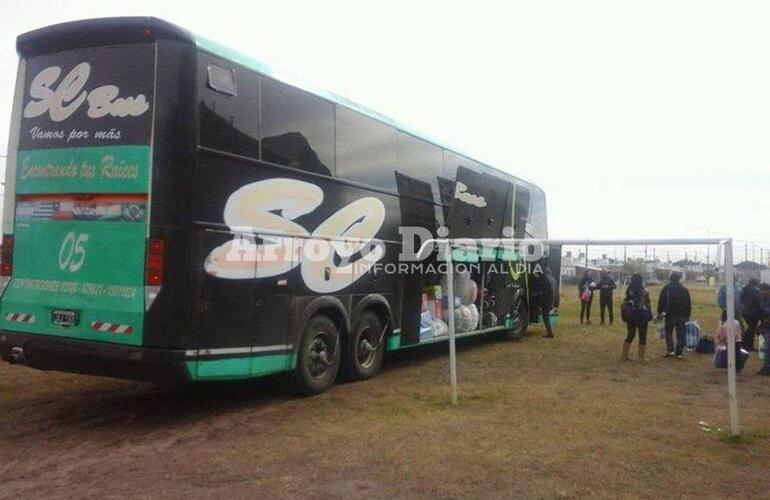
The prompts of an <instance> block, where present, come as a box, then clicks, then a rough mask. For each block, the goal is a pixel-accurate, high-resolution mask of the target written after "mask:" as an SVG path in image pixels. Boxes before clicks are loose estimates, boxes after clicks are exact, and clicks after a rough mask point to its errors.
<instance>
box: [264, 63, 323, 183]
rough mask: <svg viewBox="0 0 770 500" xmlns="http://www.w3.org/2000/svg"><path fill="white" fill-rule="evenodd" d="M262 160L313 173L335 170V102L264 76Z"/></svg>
mask: <svg viewBox="0 0 770 500" xmlns="http://www.w3.org/2000/svg"><path fill="white" fill-rule="evenodd" d="M261 104H262V159H263V160H266V161H270V162H273V163H278V164H281V165H286V166H289V167H294V168H299V169H302V170H307V171H310V172H315V173H319V174H326V175H330V174H331V173H332V172H333V171H334V105H333V104H332V103H330V102H327V101H325V100H323V99H321V98H320V97H316V96H314V95H312V94H308V93H307V92H304V91H302V90H299V89H295V88H292V87H289V86H288V85H284V84H282V83H279V82H276V81H275V80H271V79H269V78H263V79H262V103H261Z"/></svg>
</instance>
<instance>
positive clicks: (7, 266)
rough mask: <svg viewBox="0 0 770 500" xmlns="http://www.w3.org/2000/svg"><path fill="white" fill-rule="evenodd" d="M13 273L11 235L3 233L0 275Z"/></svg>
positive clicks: (0, 252)
mask: <svg viewBox="0 0 770 500" xmlns="http://www.w3.org/2000/svg"><path fill="white" fill-rule="evenodd" d="M11 274H13V235H12V234H4V235H3V246H2V247H1V248H0V276H11Z"/></svg>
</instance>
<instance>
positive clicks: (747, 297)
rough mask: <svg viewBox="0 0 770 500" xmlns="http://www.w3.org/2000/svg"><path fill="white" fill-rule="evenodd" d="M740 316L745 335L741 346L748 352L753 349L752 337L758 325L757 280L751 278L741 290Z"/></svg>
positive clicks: (758, 295)
mask: <svg viewBox="0 0 770 500" xmlns="http://www.w3.org/2000/svg"><path fill="white" fill-rule="evenodd" d="M740 296H741V299H740V305H741V310H740V315H741V316H743V319H744V321H746V333H745V334H744V336H743V346H744V347H746V349H747V350H749V351H755V350H756V349H754V336H755V334H756V332H757V325H759V319H760V314H759V299H760V294H759V280H758V279H756V278H751V279H750V280H749V282H748V284H747V285H746V286H744V287H743V289H742V290H741V294H740Z"/></svg>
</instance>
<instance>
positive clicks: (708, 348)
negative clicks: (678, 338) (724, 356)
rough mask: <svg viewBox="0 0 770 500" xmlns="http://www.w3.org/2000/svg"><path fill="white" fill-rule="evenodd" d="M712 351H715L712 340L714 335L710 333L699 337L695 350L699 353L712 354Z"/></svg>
mask: <svg viewBox="0 0 770 500" xmlns="http://www.w3.org/2000/svg"><path fill="white" fill-rule="evenodd" d="M714 351H716V342H715V341H714V337H712V336H710V335H706V336H705V337H701V339H700V340H699V341H698V345H696V346H695V352H699V353H701V354H714Z"/></svg>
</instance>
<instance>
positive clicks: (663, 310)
mask: <svg viewBox="0 0 770 500" xmlns="http://www.w3.org/2000/svg"><path fill="white" fill-rule="evenodd" d="M681 279H682V274H681V273H679V272H677V271H674V272H672V273H671V276H670V277H669V281H668V284H667V285H666V286H664V287H663V290H661V291H660V297H659V298H658V319H660V318H661V316H662V315H663V314H665V315H666V323H665V327H664V328H665V333H666V354H665V357H667V358H671V357H674V356H676V357H677V358H678V359H682V355H683V353H684V346H685V323H686V322H687V321H689V319H690V314H691V313H692V303H691V302H690V292H689V291H688V290H687V288H685V287H684V285H682V284H681V283H680V282H679V281H680V280H681ZM674 330H676V349H675V348H674V340H673V338H672V333H673V331H674Z"/></svg>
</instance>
